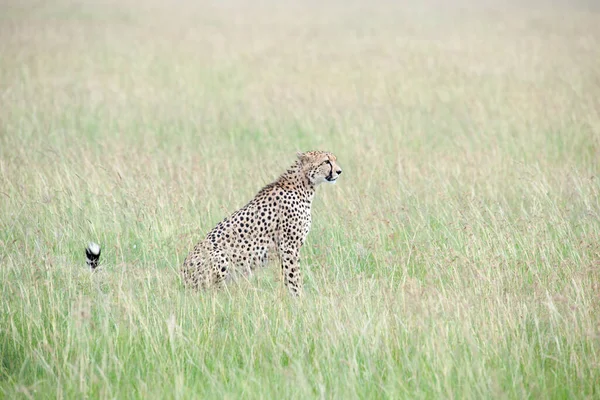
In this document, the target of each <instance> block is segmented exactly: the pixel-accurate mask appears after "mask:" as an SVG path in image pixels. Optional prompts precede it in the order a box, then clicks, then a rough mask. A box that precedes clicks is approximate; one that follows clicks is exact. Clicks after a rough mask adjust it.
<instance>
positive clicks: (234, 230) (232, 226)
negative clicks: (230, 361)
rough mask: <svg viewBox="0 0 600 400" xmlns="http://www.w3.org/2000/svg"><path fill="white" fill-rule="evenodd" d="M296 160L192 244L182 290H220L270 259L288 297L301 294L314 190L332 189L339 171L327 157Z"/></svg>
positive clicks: (304, 155)
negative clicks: (301, 258) (276, 264)
mask: <svg viewBox="0 0 600 400" xmlns="http://www.w3.org/2000/svg"><path fill="white" fill-rule="evenodd" d="M297 158H298V159H297V160H296V162H295V163H294V164H293V165H292V166H291V167H290V168H289V169H288V170H287V171H286V172H284V173H283V174H282V175H281V176H279V178H278V179H277V180H275V182H272V183H270V184H268V185H267V186H265V187H264V188H262V189H261V190H260V191H259V192H258V194H257V195H256V196H255V197H254V199H252V200H251V201H250V202H249V203H248V204H246V205H245V206H244V207H242V208H241V209H239V210H237V211H236V212H234V213H233V214H232V215H231V216H230V217H228V218H225V219H224V220H223V221H221V222H219V223H218V224H217V226H216V227H214V228H213V229H212V230H211V231H210V232H209V233H208V234H207V235H206V237H205V238H204V240H202V241H200V242H199V243H198V244H196V246H195V247H194V249H193V250H192V251H191V252H190V253H189V254H188V255H187V257H186V259H185V261H184V263H183V267H182V269H181V273H182V278H183V282H184V285H185V286H186V287H191V288H201V289H206V288H209V287H215V288H219V287H222V286H223V284H224V283H226V282H228V281H231V280H233V279H234V278H235V276H236V275H240V274H241V275H244V276H247V275H249V274H251V273H252V272H253V271H254V270H255V269H256V268H257V267H259V266H264V265H266V264H267V261H268V259H269V258H272V257H275V258H278V259H279V260H280V262H281V268H282V274H283V282H284V284H285V286H286V287H287V289H288V291H289V293H290V294H291V295H293V296H300V295H301V294H302V275H301V273H300V268H299V252H300V248H301V247H302V245H303V244H304V241H305V240H306V237H307V235H308V232H309V230H310V225H311V206H312V201H313V198H314V195H315V190H316V187H317V186H318V185H320V184H321V183H323V182H330V183H335V182H336V180H337V179H338V177H339V176H340V174H341V173H342V169H341V168H340V167H339V165H338V164H337V158H336V156H335V155H333V154H332V153H330V152H327V151H309V152H305V153H300V152H299V153H297Z"/></svg>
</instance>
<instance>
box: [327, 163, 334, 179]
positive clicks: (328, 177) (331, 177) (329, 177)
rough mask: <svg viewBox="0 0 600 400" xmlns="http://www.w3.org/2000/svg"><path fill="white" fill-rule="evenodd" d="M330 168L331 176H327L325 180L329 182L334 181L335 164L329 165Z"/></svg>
mask: <svg viewBox="0 0 600 400" xmlns="http://www.w3.org/2000/svg"><path fill="white" fill-rule="evenodd" d="M329 168H331V170H330V171H329V175H327V177H326V178H325V179H327V180H328V181H330V180H332V179H333V164H331V163H329Z"/></svg>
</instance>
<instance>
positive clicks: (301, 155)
mask: <svg viewBox="0 0 600 400" xmlns="http://www.w3.org/2000/svg"><path fill="white" fill-rule="evenodd" d="M296 157H298V160H300V161H301V162H303V163H304V162H306V161H307V160H308V155H307V154H306V153H303V152H301V151H297V152H296Z"/></svg>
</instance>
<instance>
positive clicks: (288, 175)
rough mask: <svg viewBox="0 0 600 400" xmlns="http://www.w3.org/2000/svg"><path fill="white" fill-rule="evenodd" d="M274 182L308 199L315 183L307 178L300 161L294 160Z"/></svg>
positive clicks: (311, 194)
mask: <svg viewBox="0 0 600 400" xmlns="http://www.w3.org/2000/svg"><path fill="white" fill-rule="evenodd" d="M276 182H277V183H278V184H279V185H281V187H283V188H284V189H286V190H292V191H294V192H297V193H299V194H301V195H302V197H304V198H306V199H307V200H310V201H312V199H313V196H314V194H315V185H313V184H312V183H311V182H310V181H309V180H308V178H307V176H306V174H305V173H304V171H303V169H302V165H301V164H300V162H296V163H295V164H294V165H292V166H291V167H290V168H288V170H287V171H285V172H284V173H283V174H281V176H280V177H279V178H278V179H277V181H276Z"/></svg>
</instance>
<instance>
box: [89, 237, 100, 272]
mask: <svg viewBox="0 0 600 400" xmlns="http://www.w3.org/2000/svg"><path fill="white" fill-rule="evenodd" d="M85 262H86V263H87V265H88V266H89V267H90V268H91V269H92V270H94V269H96V268H97V267H98V263H99V262H100V245H99V244H96V243H93V242H92V243H90V244H89V245H88V247H87V249H85Z"/></svg>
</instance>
